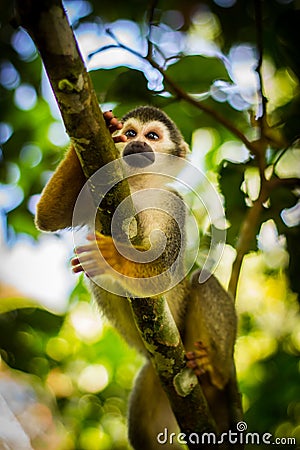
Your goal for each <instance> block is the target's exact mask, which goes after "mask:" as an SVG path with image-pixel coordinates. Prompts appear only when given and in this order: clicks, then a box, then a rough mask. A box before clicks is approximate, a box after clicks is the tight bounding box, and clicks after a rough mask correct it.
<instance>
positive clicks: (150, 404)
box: [129, 361, 182, 450]
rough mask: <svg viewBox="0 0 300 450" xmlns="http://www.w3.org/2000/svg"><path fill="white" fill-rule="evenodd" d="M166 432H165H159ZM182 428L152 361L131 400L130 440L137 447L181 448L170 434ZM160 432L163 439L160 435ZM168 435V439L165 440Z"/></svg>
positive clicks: (145, 449)
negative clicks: (158, 438)
mask: <svg viewBox="0 0 300 450" xmlns="http://www.w3.org/2000/svg"><path fill="white" fill-rule="evenodd" d="M160 433H163V434H160ZM171 433H176V436H177V435H178V433H179V428H178V425H177V422H176V420H175V417H174V415H173V412H172V410H171V407H170V405H169V401H168V399H167V396H166V394H165V392H164V391H163V389H162V387H161V384H160V382H159V379H158V377H157V374H156V373H155V371H154V369H153V366H152V363H151V362H150V361H149V362H147V363H146V365H145V366H144V367H143V368H142V370H141V371H140V373H139V375H138V378H137V380H136V383H135V387H134V390H133V393H132V395H131V399H130V406H129V439H130V442H131V444H132V446H133V448H134V449H135V450H161V449H162V448H164V449H168V450H179V449H182V447H181V446H180V445H179V444H178V443H177V441H176V439H175V438H172V437H171V440H172V441H173V443H172V444H170V434H171ZM158 435H160V442H161V443H159V442H158V440H157V436H158ZM166 436H167V442H166V443H164V444H163V445H162V442H163V441H164V439H165V438H166Z"/></svg>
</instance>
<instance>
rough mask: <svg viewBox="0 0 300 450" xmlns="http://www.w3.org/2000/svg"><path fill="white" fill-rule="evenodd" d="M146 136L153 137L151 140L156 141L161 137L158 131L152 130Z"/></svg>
mask: <svg viewBox="0 0 300 450" xmlns="http://www.w3.org/2000/svg"><path fill="white" fill-rule="evenodd" d="M146 138H147V139H151V141H156V140H157V139H159V136H158V134H157V133H155V131H150V132H149V133H148V134H146Z"/></svg>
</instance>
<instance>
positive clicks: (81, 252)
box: [72, 231, 168, 278]
mask: <svg viewBox="0 0 300 450" xmlns="http://www.w3.org/2000/svg"><path fill="white" fill-rule="evenodd" d="M87 239H88V240H89V241H91V243H90V244H86V245H83V246H80V247H78V248H77V249H76V253H77V256H76V257H75V258H73V260H72V266H73V272H75V273H79V272H82V271H85V272H86V273H87V275H88V276H89V277H93V276H97V275H101V274H104V273H107V272H108V271H109V268H112V269H114V270H115V271H116V272H119V273H120V274H122V275H125V276H127V277H131V278H146V277H152V276H155V275H159V274H161V273H162V272H163V271H164V270H167V268H168V267H167V264H166V261H165V258H164V257H163V256H161V257H159V258H157V259H155V260H154V261H151V262H148V263H145V262H136V261H132V260H131V259H127V258H126V257H125V256H123V255H122V254H121V253H120V252H119V251H118V250H117V248H116V246H115V244H114V241H113V239H112V237H111V236H104V235H103V234H101V233H99V232H97V231H96V233H95V236H92V235H89V236H88V237H87ZM122 247H123V248H122ZM119 248H120V250H121V252H122V253H123V251H124V253H126V250H127V246H126V245H125V244H121V245H120V247H119ZM135 249H136V250H138V251H140V252H141V255H142V253H143V251H145V250H147V249H146V248H145V247H143V246H142V245H140V246H138V245H135ZM122 250H123V251H122ZM99 251H100V253H99ZM101 256H102V257H101ZM105 262H106V263H107V264H105Z"/></svg>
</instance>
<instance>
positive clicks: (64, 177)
mask: <svg viewBox="0 0 300 450" xmlns="http://www.w3.org/2000/svg"><path fill="white" fill-rule="evenodd" d="M85 181H86V178H85V176H84V173H83V171H82V168H81V166H80V163H79V160H78V158H77V155H76V153H75V150H74V148H73V147H72V146H71V147H70V148H69V150H68V152H67V154H66V156H65V158H64V159H63V160H62V162H61V163H60V164H59V166H58V167H57V169H56V171H55V172H54V174H53V175H52V177H51V178H50V180H49V181H48V183H47V185H46V186H45V188H44V190H43V192H42V195H41V198H40V201H39V202H38V204H37V210H36V217H35V224H36V226H37V228H39V229H40V230H43V231H57V230H62V229H63V228H68V227H71V226H72V217H73V209H74V206H75V203H76V199H77V197H78V194H79V192H80V191H81V189H82V187H83V185H84V183H85Z"/></svg>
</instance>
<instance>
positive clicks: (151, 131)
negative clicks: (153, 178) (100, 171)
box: [117, 117, 176, 167]
mask: <svg viewBox="0 0 300 450" xmlns="http://www.w3.org/2000/svg"><path fill="white" fill-rule="evenodd" d="M118 134H124V135H125V136H126V137H127V141H126V142H122V143H119V144H117V146H118V148H119V150H120V153H121V155H122V156H123V157H126V156H129V155H134V157H133V156H132V158H127V161H128V163H129V164H130V165H132V166H135V167H146V166H148V165H150V164H153V163H154V161H155V153H167V154H171V155H174V154H175V153H176V146H175V144H174V142H173V141H172V140H171V138H170V132H169V130H168V128H167V127H166V125H165V124H164V123H162V122H159V121H157V120H153V121H149V122H146V123H142V122H141V121H139V120H138V119H137V118H134V117H130V118H129V119H128V120H127V121H126V122H125V123H124V125H123V128H122V129H121V130H120V131H119V132H118Z"/></svg>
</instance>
